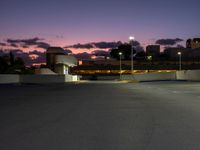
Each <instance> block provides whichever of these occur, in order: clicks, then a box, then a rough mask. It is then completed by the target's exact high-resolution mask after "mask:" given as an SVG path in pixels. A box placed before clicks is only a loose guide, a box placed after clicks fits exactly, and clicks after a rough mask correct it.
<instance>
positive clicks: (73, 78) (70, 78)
mask: <svg viewBox="0 0 200 150" xmlns="http://www.w3.org/2000/svg"><path fill="white" fill-rule="evenodd" d="M79 80H80V76H78V75H65V82H75V81H79Z"/></svg>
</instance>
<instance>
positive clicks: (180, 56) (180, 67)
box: [178, 52, 182, 71]
mask: <svg viewBox="0 0 200 150" xmlns="http://www.w3.org/2000/svg"><path fill="white" fill-rule="evenodd" d="M178 55H179V71H181V70H182V62H181V61H182V53H181V52H178Z"/></svg>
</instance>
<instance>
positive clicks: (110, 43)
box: [65, 41, 122, 49]
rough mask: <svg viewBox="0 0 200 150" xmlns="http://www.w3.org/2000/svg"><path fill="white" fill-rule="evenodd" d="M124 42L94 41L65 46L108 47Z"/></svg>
mask: <svg viewBox="0 0 200 150" xmlns="http://www.w3.org/2000/svg"><path fill="white" fill-rule="evenodd" d="M121 44H122V42H120V41H119V42H93V43H86V44H80V43H78V44H75V45H70V46H66V47H65V48H86V49H91V48H101V49H107V48H115V47H118V46H119V45H121Z"/></svg>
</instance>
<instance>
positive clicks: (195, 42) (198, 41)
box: [186, 38, 200, 49]
mask: <svg viewBox="0 0 200 150" xmlns="http://www.w3.org/2000/svg"><path fill="white" fill-rule="evenodd" d="M186 47H187V48H191V49H196V48H200V38H194V39H188V40H187V41H186Z"/></svg>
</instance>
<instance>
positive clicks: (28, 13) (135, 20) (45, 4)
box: [0, 0, 200, 53]
mask: <svg viewBox="0 0 200 150" xmlns="http://www.w3.org/2000/svg"><path fill="white" fill-rule="evenodd" d="M199 6H200V1H199V0H190V1H189V0H187V1H186V0H167V1H161V0H148V1H147V0H54V1H50V0H1V1H0V20H1V21H0V42H1V43H6V42H7V40H8V39H11V40H17V39H20V40H22V39H31V38H36V37H37V38H39V39H40V42H43V43H48V44H50V45H51V46H61V47H65V46H68V45H73V44H77V43H83V44H84V43H89V42H100V41H107V42H113V41H123V42H125V41H128V37H129V36H130V35H133V36H135V38H136V40H137V41H139V42H140V43H141V45H147V44H154V43H155V41H156V40H158V39H166V38H169V39H170V38H172V39H174V38H181V39H184V40H186V39H187V38H193V37H200V30H199V27H200V15H199V14H200V13H199ZM1 45H2V44H1ZM18 48H19V47H18ZM21 49H24V50H25V51H31V50H34V49H37V50H42V49H40V48H35V47H31V46H30V47H27V48H21ZM72 50H73V51H74V52H76V53H78V52H83V51H87V50H78V51H76V49H72Z"/></svg>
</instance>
